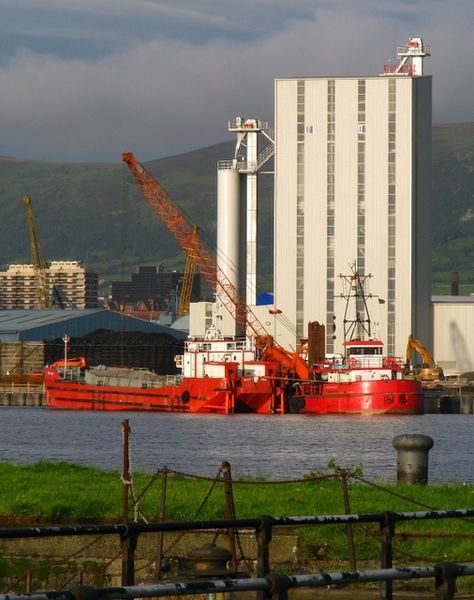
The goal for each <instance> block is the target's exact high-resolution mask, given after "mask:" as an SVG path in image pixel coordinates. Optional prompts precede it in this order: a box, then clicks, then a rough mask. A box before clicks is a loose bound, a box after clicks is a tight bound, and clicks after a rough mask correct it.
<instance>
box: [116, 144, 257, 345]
mask: <svg viewBox="0 0 474 600" xmlns="http://www.w3.org/2000/svg"><path fill="white" fill-rule="evenodd" d="M122 160H123V162H125V163H126V164H127V166H128V168H129V169H130V171H131V173H132V175H133V177H134V179H135V181H136V182H137V184H138V186H139V187H140V189H141V191H142V193H143V195H144V196H145V198H146V200H147V201H148V204H149V205H150V206H151V207H152V209H153V210H154V211H155V213H156V214H157V216H158V217H159V218H160V219H161V221H162V222H163V223H164V224H165V226H166V228H167V229H168V231H169V232H170V233H172V234H173V236H174V239H175V240H176V241H177V243H178V244H179V246H180V248H181V249H182V250H183V251H185V252H186V253H187V254H188V255H192V256H193V257H194V258H195V261H196V268H197V270H198V271H199V272H200V273H201V276H202V277H203V279H204V281H205V282H206V283H207V285H208V286H209V287H210V289H211V290H215V292H216V294H217V296H218V298H219V300H220V301H221V302H222V303H223V304H224V306H225V307H226V308H227V310H228V311H229V312H230V313H231V314H232V316H234V317H235V319H236V321H237V322H238V323H239V324H240V325H243V326H244V327H246V330H247V333H249V334H251V335H254V336H255V337H256V338H257V339H258V340H259V343H258V345H259V346H262V343H263V340H264V339H265V340H266V343H268V341H269V336H268V334H267V332H266V331H265V328H264V327H263V325H262V324H261V323H260V321H259V320H258V318H257V317H256V316H255V315H254V313H253V312H252V311H251V310H250V308H249V307H248V306H246V305H245V304H243V303H241V302H240V301H239V293H238V290H237V289H236V287H235V286H234V285H233V284H232V283H231V282H230V281H229V279H228V278H227V277H226V276H225V275H224V274H223V273H222V272H221V271H219V273H218V268H217V263H216V260H215V259H214V256H213V253H212V252H211V251H210V250H209V249H208V248H206V246H205V245H204V243H203V242H202V240H201V238H200V236H196V235H195V227H194V225H192V224H191V223H189V222H188V221H187V220H186V218H185V217H184V216H183V214H182V213H181V210H180V209H179V208H178V206H177V204H176V203H175V202H174V200H173V199H172V198H171V196H170V195H169V194H168V192H167V191H166V190H165V189H164V187H163V186H162V185H161V184H160V183H159V182H158V181H157V180H156V179H154V177H153V176H152V175H151V174H150V173H149V171H147V169H146V168H145V167H144V166H143V165H141V164H140V163H139V162H138V161H137V160H136V158H135V157H134V156H133V154H132V153H131V152H124V153H123V154H122ZM266 343H264V344H263V345H266Z"/></svg>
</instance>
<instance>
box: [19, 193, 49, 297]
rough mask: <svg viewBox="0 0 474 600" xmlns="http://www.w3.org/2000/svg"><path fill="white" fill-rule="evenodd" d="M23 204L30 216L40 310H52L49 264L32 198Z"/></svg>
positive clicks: (28, 197)
mask: <svg viewBox="0 0 474 600" xmlns="http://www.w3.org/2000/svg"><path fill="white" fill-rule="evenodd" d="M23 202H24V203H25V205H26V210H27V215H28V231H29V235H30V246H31V260H32V261H33V268H34V270H35V278H36V295H37V300H38V305H39V308H51V298H50V293H49V286H48V278H47V273H46V270H47V264H46V261H45V259H44V256H43V252H42V251H41V246H40V243H39V239H38V235H37V233H36V224H35V219H34V216H33V206H32V204H31V198H30V196H25V197H24V198H23Z"/></svg>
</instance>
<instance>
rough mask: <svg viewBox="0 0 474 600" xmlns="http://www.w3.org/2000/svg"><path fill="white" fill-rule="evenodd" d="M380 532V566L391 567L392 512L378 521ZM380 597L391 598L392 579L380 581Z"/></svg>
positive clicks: (393, 524) (393, 522) (393, 530)
mask: <svg viewBox="0 0 474 600" xmlns="http://www.w3.org/2000/svg"><path fill="white" fill-rule="evenodd" d="M380 534H381V540H382V552H381V557H380V568H381V569H391V568H392V566H393V537H394V535H395V518H394V515H393V513H391V512H386V513H385V516H384V518H383V519H382V520H381V521H380ZM380 598H381V599H382V600H393V581H389V580H387V581H382V582H381V583H380Z"/></svg>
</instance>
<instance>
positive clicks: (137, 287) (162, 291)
mask: <svg viewBox="0 0 474 600" xmlns="http://www.w3.org/2000/svg"><path fill="white" fill-rule="evenodd" d="M182 281H183V273H178V272H176V271H166V270H165V268H164V267H163V265H159V266H158V267H157V266H140V267H138V272H137V273H132V276H131V280H130V281H113V282H112V294H111V295H112V302H113V303H114V304H115V305H116V306H123V308H124V310H125V312H130V311H133V310H137V308H138V307H139V305H144V306H145V307H146V310H148V311H154V312H164V311H169V312H172V311H173V309H175V308H176V304H177V300H178V298H179V294H180V292H181V284H182ZM200 295H201V278H200V275H199V274H195V275H194V277H193V284H192V290H191V300H192V301H196V300H199V298H200Z"/></svg>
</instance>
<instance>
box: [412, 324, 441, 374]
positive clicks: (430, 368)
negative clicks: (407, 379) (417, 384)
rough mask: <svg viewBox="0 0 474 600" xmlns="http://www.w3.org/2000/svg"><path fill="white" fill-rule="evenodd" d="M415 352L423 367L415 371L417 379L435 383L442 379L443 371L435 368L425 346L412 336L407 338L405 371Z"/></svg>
mask: <svg viewBox="0 0 474 600" xmlns="http://www.w3.org/2000/svg"><path fill="white" fill-rule="evenodd" d="M415 352H418V354H419V355H420V357H421V360H422V361H423V365H422V367H421V368H419V369H417V376H418V379H421V380H422V381H437V380H439V379H444V373H443V369H441V368H440V367H437V366H436V363H435V361H434V359H433V357H432V356H431V354H430V353H429V352H428V350H427V349H426V348H425V346H424V345H423V344H422V343H421V342H420V341H419V340H417V339H415V338H414V337H413V336H412V335H410V336H409V337H408V342H407V349H406V356H405V361H406V362H405V367H406V368H407V369H409V368H410V365H411V362H412V360H413V355H414V353H415Z"/></svg>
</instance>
